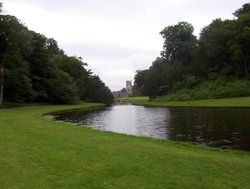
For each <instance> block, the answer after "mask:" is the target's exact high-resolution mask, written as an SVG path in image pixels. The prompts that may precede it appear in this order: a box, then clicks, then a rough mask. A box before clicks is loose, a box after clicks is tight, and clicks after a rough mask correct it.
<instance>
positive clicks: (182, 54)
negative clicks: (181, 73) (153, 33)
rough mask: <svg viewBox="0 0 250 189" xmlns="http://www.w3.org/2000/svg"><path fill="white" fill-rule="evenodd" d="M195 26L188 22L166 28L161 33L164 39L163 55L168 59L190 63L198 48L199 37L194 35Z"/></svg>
mask: <svg viewBox="0 0 250 189" xmlns="http://www.w3.org/2000/svg"><path fill="white" fill-rule="evenodd" d="M193 31H194V28H193V26H192V25H191V24H189V23H187V22H179V23H178V24H177V25H174V26H168V27H166V28H164V29H163V30H162V31H161V32H160V34H161V35H162V37H163V39H164V43H163V51H162V53H161V55H162V57H164V58H166V59H167V60H168V61H171V62H172V61H181V62H182V63H183V65H188V64H190V62H191V60H192V55H193V53H194V51H195V49H196V48H197V39H196V37H195V36H194V35H193Z"/></svg>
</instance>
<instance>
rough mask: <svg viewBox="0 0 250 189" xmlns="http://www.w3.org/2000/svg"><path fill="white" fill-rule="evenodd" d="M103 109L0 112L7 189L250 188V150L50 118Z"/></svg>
mask: <svg viewBox="0 0 250 189" xmlns="http://www.w3.org/2000/svg"><path fill="white" fill-rule="evenodd" d="M97 106H100V105H98V104H81V105H72V106H64V105H62V106H38V107H26V108H16V109H6V110H0V184H1V188H25V189H27V188H32V189H33V188H46V189H48V188H60V189H61V188H74V189H75V188H98V189H99V188H119V189H122V188H126V189H127V188H157V189H158V188H164V189H165V188H203V189H206V188H218V189H222V188H248V187H249V186H250V153H249V152H240V151H231V150H219V149H214V148H207V147H199V146H192V145H189V144H184V143H178V142H169V141H160V140H154V139H150V138H144V137H133V136H126V135H120V134H113V133H109V132H100V131H96V130H92V129H90V128H83V127H77V126H72V125H68V124H65V123H60V122H54V121H52V120H49V119H44V118H43V117H42V114H44V113H46V112H51V111H56V110H62V109H71V108H92V107H97Z"/></svg>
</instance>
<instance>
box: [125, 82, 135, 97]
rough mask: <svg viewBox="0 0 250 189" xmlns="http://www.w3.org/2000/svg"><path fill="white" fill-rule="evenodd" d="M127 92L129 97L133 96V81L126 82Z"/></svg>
mask: <svg viewBox="0 0 250 189" xmlns="http://www.w3.org/2000/svg"><path fill="white" fill-rule="evenodd" d="M126 92H127V94H128V95H132V93H133V91H132V82H131V81H126Z"/></svg>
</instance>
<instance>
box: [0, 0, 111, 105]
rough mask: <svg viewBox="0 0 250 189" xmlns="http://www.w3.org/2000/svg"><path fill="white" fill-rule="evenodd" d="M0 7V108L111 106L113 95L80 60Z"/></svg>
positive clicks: (53, 40)
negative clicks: (7, 105) (85, 103)
mask: <svg viewBox="0 0 250 189" xmlns="http://www.w3.org/2000/svg"><path fill="white" fill-rule="evenodd" d="M2 8H3V6H2V3H0V13H1V14H0V28H1V29H0V87H1V90H0V91H1V94H0V105H1V104H2V103H58V104H67V103H77V102H79V101H80V100H85V101H96V102H103V103H111V102H112V100H113V95H112V92H111V91H110V89H109V88H108V87H107V86H106V85H105V84H104V83H103V82H102V81H101V79H100V78H99V76H97V75H95V74H93V73H92V72H91V70H87V69H86V66H87V63H85V62H84V61H83V59H82V58H81V57H77V56H68V55H66V54H65V53H64V51H63V50H62V49H60V48H59V46H58V44H57V41H56V40H55V39H53V38H47V37H46V36H45V35H43V34H40V33H36V32H35V31H31V30H29V29H28V28H27V27H26V26H25V25H24V24H23V23H22V22H21V21H20V20H19V19H18V18H16V17H15V16H12V15H7V14H4V13H3V10H2Z"/></svg>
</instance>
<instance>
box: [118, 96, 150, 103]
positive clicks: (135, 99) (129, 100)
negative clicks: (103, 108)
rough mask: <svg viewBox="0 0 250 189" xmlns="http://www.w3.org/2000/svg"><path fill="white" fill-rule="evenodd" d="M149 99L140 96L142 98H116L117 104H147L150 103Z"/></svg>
mask: <svg viewBox="0 0 250 189" xmlns="http://www.w3.org/2000/svg"><path fill="white" fill-rule="evenodd" d="M148 100H149V97H147V96H140V97H128V98H115V99H114V101H115V102H145V101H148Z"/></svg>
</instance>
